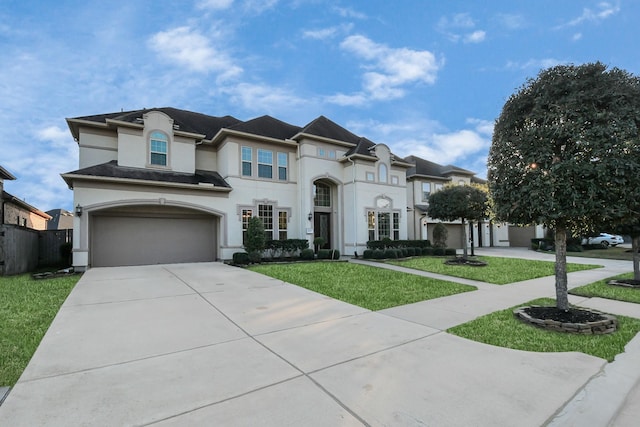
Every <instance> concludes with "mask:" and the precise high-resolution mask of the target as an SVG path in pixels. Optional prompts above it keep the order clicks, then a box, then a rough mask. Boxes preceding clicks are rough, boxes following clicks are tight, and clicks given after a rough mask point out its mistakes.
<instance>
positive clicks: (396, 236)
mask: <svg viewBox="0 0 640 427" xmlns="http://www.w3.org/2000/svg"><path fill="white" fill-rule="evenodd" d="M392 216H393V224H392V225H393V228H392V230H393V240H400V214H399V213H398V212H393V214H392Z"/></svg>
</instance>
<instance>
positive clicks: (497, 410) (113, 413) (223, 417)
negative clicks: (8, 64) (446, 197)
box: [0, 250, 640, 426]
mask: <svg viewBox="0 0 640 427" xmlns="http://www.w3.org/2000/svg"><path fill="white" fill-rule="evenodd" d="M497 251H498V252H497ZM499 251H501V250H492V251H487V252H491V255H498V256H506V255H502V253H501V252H499ZM477 252H480V251H477ZM496 252H497V253H496ZM528 252H531V251H528ZM509 253H513V252H509ZM534 254H537V253H534V252H531V256H538V255H534ZM542 255H546V254H542ZM520 256H523V255H520ZM598 261H600V262H598V263H599V264H605V263H603V262H602V261H601V260H598ZM577 262H583V263H586V262H590V261H587V260H585V259H580V260H579V261H577ZM623 264H624V265H623ZM630 270H631V264H630V263H618V262H606V267H605V268H603V269H598V270H590V271H591V273H589V274H587V273H585V272H580V274H578V273H572V274H571V275H570V285H571V286H576V285H577V284H582V283H588V282H590V281H593V280H597V278H600V277H605V276H606V277H608V276H611V275H614V274H618V272H619V271H630ZM447 279H448V280H455V279H452V278H447ZM478 287H479V290H478V291H475V292H468V293H465V294H459V295H454V296H451V297H446V298H440V299H438V300H433V301H424V302H421V303H417V304H412V305H408V306H403V307H397V308H393V309H388V310H384V311H382V312H371V311H368V310H365V309H362V308H359V307H356V306H352V305H350V304H346V303H343V302H340V301H336V300H333V299H331V298H328V297H325V296H322V295H319V294H316V293H314V292H311V291H308V290H305V289H302V288H299V287H297V286H293V285H290V284H287V283H284V282H282V281H279V280H274V279H270V278H267V277H265V276H262V275H259V274H256V273H253V272H250V271H247V270H242V269H237V268H234V267H229V266H226V265H224V264H221V263H202V264H177V265H164V266H144V267H122V268H98V269H92V270H89V271H88V272H87V273H85V275H84V276H83V277H82V279H81V280H80V282H79V283H78V285H77V286H76V287H75V289H74V290H73V291H72V293H71V295H70V296H69V298H68V299H67V301H65V303H64V305H63V307H62V308H61V310H60V312H59V313H58V315H57V316H56V318H55V320H54V322H53V323H52V325H51V327H50V329H49V331H48V332H47V334H46V335H45V337H44V339H43V341H42V343H41V344H40V347H39V348H38V350H37V352H36V354H35V355H34V357H33V359H32V360H31V362H30V364H29V366H28V367H27V369H26V370H25V372H24V374H23V375H22V377H21V378H20V381H19V382H18V384H17V385H16V386H15V387H14V388H13V390H12V391H11V392H10V394H9V396H8V398H7V399H6V400H5V402H4V404H3V405H2V406H0V425H11V426H34V425H52V426H57V425H60V426H73V425H100V426H104V425H118V426H120V425H176V426H178V425H179V426H182V425H225V426H227V425H233V426H235V425H238V426H244V425H246V426H249V425H251V426H253V425H267V426H282V425H292V426H293V425H295V426H298V425H305V426H333V425H437V426H458V425H473V426H498V425H516V424H517V425H519V426H540V425H544V424H545V423H548V422H550V421H551V422H556V423H557V422H561V421H562V419H564V420H569V418H567V417H568V416H567V415H566V414H569V416H572V415H575V414H579V413H581V408H580V407H572V406H571V404H572V402H575V401H576V399H574V398H575V397H576V396H578V395H579V394H580V393H581V392H585V391H589V392H590V384H594V382H595V381H596V380H597V379H599V378H602V377H605V379H610V378H613V377H615V376H616V375H620V372H618V371H620V369H618V370H617V371H616V370H615V369H614V371H616V372H611V373H610V374H608V373H607V369H609V370H610V371H611V367H617V366H626V368H625V369H629V366H631V363H626V364H625V363H621V364H618V361H616V362H614V363H611V364H607V363H606V362H605V361H604V360H602V359H598V358H595V357H592V356H587V355H584V354H580V353H530V352H522V351H514V350H508V349H504V348H499V347H493V346H488V345H484V344H480V343H476V342H473V341H469V340H465V339H462V338H459V337H456V336H453V335H449V334H447V333H445V332H443V330H445V329H446V328H448V327H450V326H453V325H455V324H459V323H464V322H466V321H467V320H471V319H473V318H475V317H477V316H479V315H482V314H485V313H488V312H491V311H495V310H498V309H501V308H506V307H510V306H512V305H515V304H518V303H520V302H523V301H527V300H529V299H532V298H536V297H540V296H550V295H553V279H552V278H545V279H537V280H536V281H528V282H521V283H518V284H513V285H504V286H495V285H490V284H479V286H478ZM581 303H588V304H592V305H594V306H602V305H605V304H609V307H612V308H613V309H614V310H618V309H620V310H622V308H620V307H621V306H617V305H615V306H611V305H610V304H611V303H610V302H608V301H595V300H594V301H586V300H583V301H581ZM583 305H584V304H583ZM594 308H599V307H594ZM624 310H626V311H627V312H629V313H631V315H633V313H636V314H637V316H636V317H640V312H637V311H636V310H637V309H636V308H635V305H634V304H631V305H630V306H625V308H624ZM607 311H609V310H607ZM614 312H615V311H614ZM621 314H624V313H621ZM637 340H638V338H636V339H635V340H634V341H632V343H634V345H635V347H634V349H633V351H631V352H629V353H628V354H627V353H625V354H624V356H629V357H626V358H627V359H628V360H629V362H633V361H635V359H633V357H635V356H633V355H638V354H640V350H637V347H640V344H637V343H635V342H636V341H637ZM616 364H618V365H616ZM635 366H638V365H637V364H636V365H635ZM634 369H635V368H634ZM622 373H623V374H624V373H625V372H622ZM626 373H628V372H626ZM607 375H609V376H608V377H607ZM627 377H628V378H631V377H630V376H629V375H627ZM605 382H606V381H605ZM628 382H630V381H628ZM603 387H605V388H606V385H605V386H603ZM632 387H633V384H631V385H630V386H629V391H630V393H629V395H628V399H629V402H628V404H627V405H626V406H625V405H624V397H625V396H626V393H625V395H623V396H619V399H618V400H619V401H620V404H619V405H617V406H616V409H615V412H614V413H613V414H611V415H610V416H609V418H608V419H607V421H608V420H610V419H612V418H614V417H617V421H619V422H620V423H621V424H616V425H622V426H625V425H631V424H625V423H626V422H629V421H631V420H634V417H635V416H636V415H637V412H634V411H636V408H635V406H634V405H633V404H632V402H631V400H632V399H637V396H638V394H639V393H640V392H639V391H638V390H637V387H636V389H633V388H632ZM618 394H619V393H618ZM565 405H566V406H565ZM612 406H615V403H612ZM563 411H564V412H563ZM557 415H558V416H557ZM561 417H565V418H561ZM554 418H555V420H554ZM576 419H578V420H580V419H579V418H576ZM552 420H553V421H552ZM572 422H573V421H572ZM557 425H579V424H571V423H564V424H562V422H561V423H560V424H557ZM582 425H598V424H588V423H583V424H582ZM602 425H606V424H602ZM634 425H635V424H634Z"/></svg>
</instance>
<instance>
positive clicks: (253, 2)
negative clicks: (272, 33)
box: [244, 0, 278, 14]
mask: <svg viewBox="0 0 640 427" xmlns="http://www.w3.org/2000/svg"><path fill="white" fill-rule="evenodd" d="M277 4H278V0H245V1H244V10H246V11H248V12H252V13H255V14H260V13H262V12H264V11H265V10H269V9H273V8H274V7H275V6H276V5H277Z"/></svg>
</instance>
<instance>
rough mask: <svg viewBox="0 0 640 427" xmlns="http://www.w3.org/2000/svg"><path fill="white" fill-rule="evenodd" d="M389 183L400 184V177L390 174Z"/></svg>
mask: <svg viewBox="0 0 640 427" xmlns="http://www.w3.org/2000/svg"><path fill="white" fill-rule="evenodd" d="M391 184H393V185H399V184H400V178H398V176H397V175H391Z"/></svg>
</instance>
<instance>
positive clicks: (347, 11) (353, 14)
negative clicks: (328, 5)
mask: <svg viewBox="0 0 640 427" xmlns="http://www.w3.org/2000/svg"><path fill="white" fill-rule="evenodd" d="M333 10H334V11H335V12H336V13H337V14H338V15H340V16H341V17H343V18H355V19H367V15H365V14H364V13H362V12H358V11H356V10H353V9H351V8H348V7H338V6H334V7H333Z"/></svg>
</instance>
